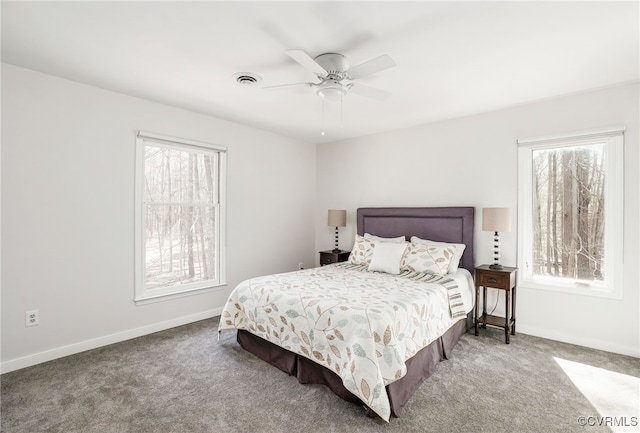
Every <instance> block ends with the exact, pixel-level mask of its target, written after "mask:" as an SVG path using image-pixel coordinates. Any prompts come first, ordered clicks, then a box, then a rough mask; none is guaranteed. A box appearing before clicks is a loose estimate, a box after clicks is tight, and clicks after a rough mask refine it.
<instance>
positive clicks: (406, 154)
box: [316, 84, 640, 356]
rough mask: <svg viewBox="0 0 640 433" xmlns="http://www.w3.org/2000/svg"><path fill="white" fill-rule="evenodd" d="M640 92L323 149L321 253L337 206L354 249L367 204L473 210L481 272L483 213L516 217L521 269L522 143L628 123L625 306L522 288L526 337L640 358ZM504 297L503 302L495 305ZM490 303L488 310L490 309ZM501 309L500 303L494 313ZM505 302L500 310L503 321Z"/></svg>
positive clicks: (488, 241)
mask: <svg viewBox="0 0 640 433" xmlns="http://www.w3.org/2000/svg"><path fill="white" fill-rule="evenodd" d="M638 96H639V88H638V85H637V84H634V85H624V86H619V87H615V88H610V89H603V90H600V91H595V92H590V93H585V94H580V95H574V96H570V97H564V98H558V99H553V100H547V101H541V102H538V103H534V104H529V105H523V106H519V107H514V108H510V109H506V110H502V111H497V112H492V113H486V114H482V115H476V116H471V117H466V118H460V119H454V120H450V121H444V122H439V123H434V124H429V125H424V126H420V127H414V128H410V129H404V130H399V131H394V132H389V133H384V134H376V135H372V136H368V137H363V138H358V139H352V140H346V141H342V142H336V143H330V144H324V145H319V146H318V150H317V178H318V183H317V185H318V186H317V203H316V246H317V249H327V248H330V247H331V245H332V242H333V237H332V228H330V227H327V226H326V219H327V216H326V212H327V209H330V208H339V209H347V211H348V213H347V215H348V217H347V227H346V228H344V229H341V232H340V246H341V248H342V249H350V248H351V246H352V245H353V236H354V234H355V230H356V227H355V211H356V209H357V208H358V207H365V206H474V207H475V208H476V232H475V239H476V250H475V252H476V257H475V261H476V263H477V264H482V263H491V261H492V255H491V253H492V243H493V237H492V234H491V233H488V232H482V231H481V230H480V227H481V208H483V207H491V206H499V207H502V206H505V207H510V208H511V209H512V215H513V221H512V227H513V228H514V230H513V231H512V232H510V233H503V234H501V255H502V259H501V262H502V263H503V264H504V265H508V266H516V227H517V200H518V197H517V149H516V140H517V139H518V138H528V137H536V136H543V135H550V134H559V133H564V132H573V131H580V130H586V129H594V128H598V127H606V126H613V125H620V124H623V125H625V126H626V133H625V227H624V235H625V239H626V240H627V241H626V242H625V251H624V255H625V271H624V299H623V300H610V299H603V298H594V297H586V296H575V295H574V296H572V295H568V294H564V293H555V292H549V291H540V290H531V289H529V290H527V289H524V288H522V289H520V291H519V292H518V300H517V320H518V322H517V329H518V331H519V332H523V333H527V334H532V335H537V336H542V337H547V338H552V339H556V340H560V341H566V342H571V343H576V344H580V345H585V346H590V347H595V348H599V349H603V350H607V351H612V352H618V353H623V354H629V355H633V356H640V343H639V339H640V336H639V332H640V324H639V320H638V317H639V307H640V297H639V291H640V290H639V285H640V283H639V281H640V280H639V278H640V274H639V268H640V266H639V265H640V255H639V252H638V249H639V245H638V242H637V240H638V239H639V232H640V230H639V220H640V216H639V215H640V214H639V210H638V209H639V206H640V203H639V200H638V198H639V195H640V194H639V191H640V181H639V176H638V171H639V170H638V167H639V165H638V161H639V159H640V152H639V150H638V119H639V115H640V113H639V109H638V101H639V98H638ZM494 299H495V298H494ZM491 302H492V300H491V298H490V299H489V301H488V303H491ZM492 305H493V304H492V303H491V306H492ZM503 311H504V308H503V306H502V302H500V303H499V304H498V309H497V310H496V312H498V313H503Z"/></svg>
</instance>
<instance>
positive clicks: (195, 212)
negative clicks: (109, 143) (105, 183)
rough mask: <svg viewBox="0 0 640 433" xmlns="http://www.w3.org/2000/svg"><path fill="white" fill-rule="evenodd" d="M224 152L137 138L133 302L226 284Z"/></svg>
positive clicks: (154, 137)
mask: <svg viewBox="0 0 640 433" xmlns="http://www.w3.org/2000/svg"><path fill="white" fill-rule="evenodd" d="M224 150H225V149H224V148H223V147H221V146H214V145H206V144H202V143H195V142H191V141H187V140H180V139H175V138H169V137H164V136H159V135H156V134H150V133H142V132H141V133H140V134H139V136H138V139H137V158H138V159H137V170H138V175H137V184H138V185H137V191H136V192H137V194H136V211H137V217H136V258H137V266H136V274H137V276H136V300H144V299H149V298H157V297H161V296H167V295H175V294H177V293H184V292H190V291H193V290H200V289H205V288H211V287H215V286H219V285H221V284H224V282H225V281H224V267H223V264H224V239H223V236H224V230H223V222H224V221H223V218H224V212H223V209H222V208H223V205H224V173H225V163H226V153H225V152H224Z"/></svg>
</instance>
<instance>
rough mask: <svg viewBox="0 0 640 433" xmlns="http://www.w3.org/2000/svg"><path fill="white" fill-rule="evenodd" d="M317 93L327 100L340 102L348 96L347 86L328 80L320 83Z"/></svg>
mask: <svg viewBox="0 0 640 433" xmlns="http://www.w3.org/2000/svg"><path fill="white" fill-rule="evenodd" d="M316 95H318V96H319V97H321V98H322V99H324V100H325V101H327V102H340V101H341V100H342V98H343V97H345V96H347V88H346V86H343V85H341V84H340V83H339V82H337V81H334V80H327V81H325V82H324V83H320V84H319V85H318V87H317V88H316Z"/></svg>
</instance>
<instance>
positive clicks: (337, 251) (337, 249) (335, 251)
mask: <svg viewBox="0 0 640 433" xmlns="http://www.w3.org/2000/svg"><path fill="white" fill-rule="evenodd" d="M340 251H342V250H341V249H340V248H334V249H332V250H331V252H332V253H339V252H340Z"/></svg>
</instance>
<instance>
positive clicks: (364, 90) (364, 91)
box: [349, 83, 391, 101]
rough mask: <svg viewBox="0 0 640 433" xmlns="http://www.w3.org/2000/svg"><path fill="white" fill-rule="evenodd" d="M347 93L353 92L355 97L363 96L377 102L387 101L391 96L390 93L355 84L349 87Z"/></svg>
mask: <svg viewBox="0 0 640 433" xmlns="http://www.w3.org/2000/svg"><path fill="white" fill-rule="evenodd" d="M349 92H353V93H355V94H356V95H360V96H365V97H367V98H371V99H377V100H379V101H384V100H387V99H389V97H390V96H391V93H390V92H387V91H386V90H381V89H377V88H375V87H371V86H365V85H364V84H356V83H353V84H350V85H349Z"/></svg>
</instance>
